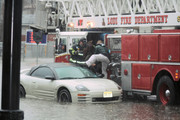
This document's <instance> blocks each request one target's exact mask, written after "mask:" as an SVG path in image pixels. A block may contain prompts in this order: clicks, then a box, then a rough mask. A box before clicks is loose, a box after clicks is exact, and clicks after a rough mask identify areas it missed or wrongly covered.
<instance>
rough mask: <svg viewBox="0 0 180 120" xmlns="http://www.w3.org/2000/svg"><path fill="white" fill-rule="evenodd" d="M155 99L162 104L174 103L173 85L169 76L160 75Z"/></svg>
mask: <svg viewBox="0 0 180 120" xmlns="http://www.w3.org/2000/svg"><path fill="white" fill-rule="evenodd" d="M157 100H158V101H159V102H161V103H162V104H163V105H173V104H174V103H175V86H174V83H173V81H172V80H171V78H170V77H169V76H162V77H161V78H160V80H159V82H158V85H157Z"/></svg>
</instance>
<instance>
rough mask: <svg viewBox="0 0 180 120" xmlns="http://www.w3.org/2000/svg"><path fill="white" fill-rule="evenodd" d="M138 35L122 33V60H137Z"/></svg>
mask: <svg viewBox="0 0 180 120" xmlns="http://www.w3.org/2000/svg"><path fill="white" fill-rule="evenodd" d="M138 37H139V36H138V35H123V36H122V38H121V39H122V52H121V54H122V60H129V61H137V60H138V58H139V57H138V51H139V47H138V44H139V39H138Z"/></svg>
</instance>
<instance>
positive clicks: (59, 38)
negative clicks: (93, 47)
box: [54, 29, 107, 63]
mask: <svg viewBox="0 0 180 120" xmlns="http://www.w3.org/2000/svg"><path fill="white" fill-rule="evenodd" d="M106 34H107V33H104V32H101V31H75V32H60V30H59V29H56V41H55V50H54V56H55V62H66V63H68V62H69V59H70V53H69V49H70V48H72V46H73V45H75V44H78V43H79V40H80V39H81V38H86V39H87V41H86V42H88V41H90V40H92V41H93V44H96V42H97V40H103V41H104V39H105V36H106Z"/></svg>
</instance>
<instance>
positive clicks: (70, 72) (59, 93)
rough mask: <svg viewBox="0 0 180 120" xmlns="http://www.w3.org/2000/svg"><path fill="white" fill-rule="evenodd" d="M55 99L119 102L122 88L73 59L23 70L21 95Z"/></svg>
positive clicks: (65, 101) (62, 100) (78, 101)
mask: <svg viewBox="0 0 180 120" xmlns="http://www.w3.org/2000/svg"><path fill="white" fill-rule="evenodd" d="M26 96H29V97H33V98H40V99H42V98H43V99H54V100H57V101H58V102H60V103H67V102H73V103H99V102H100V103H104V102H119V101H120V96H121V88H120V86H119V85H118V84H116V83H115V82H113V81H112V80H108V79H103V78H98V77H97V76H96V74H94V73H93V72H91V71H90V70H89V69H87V68H83V67H80V66H77V65H74V64H70V63H50V64H44V65H39V66H35V67H33V68H31V69H30V70H25V71H22V72H21V80H20V97H26Z"/></svg>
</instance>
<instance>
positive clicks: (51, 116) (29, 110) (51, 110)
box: [20, 98, 180, 120]
mask: <svg viewBox="0 0 180 120" xmlns="http://www.w3.org/2000/svg"><path fill="white" fill-rule="evenodd" d="M20 109H21V110H23V111H24V117H25V118H24V120H179V119H180V106H163V105H160V104H158V103H157V102H154V101H148V100H147V101H137V100H127V101H123V102H120V103H111V104H84V103H83V104H80V103H79V104H73V103H71V104H65V105H62V104H59V103H57V102H56V101H49V100H39V99H28V98H25V99H21V100H20Z"/></svg>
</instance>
